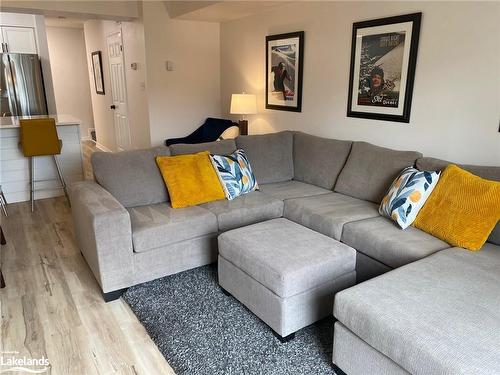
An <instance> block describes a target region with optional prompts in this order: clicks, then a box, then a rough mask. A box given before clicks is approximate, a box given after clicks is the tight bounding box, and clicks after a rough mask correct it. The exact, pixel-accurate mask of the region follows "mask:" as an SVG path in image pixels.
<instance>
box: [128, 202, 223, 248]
mask: <svg viewBox="0 0 500 375" xmlns="http://www.w3.org/2000/svg"><path fill="white" fill-rule="evenodd" d="M128 212H129V214H130V222H131V224H132V243H133V245H134V251H135V252H137V253H140V252H144V251H148V250H152V249H156V248H158V247H162V246H168V245H172V244H174V243H177V242H181V241H185V240H190V239H192V238H195V237H200V236H203V235H206V234H211V233H217V218H216V217H215V215H214V214H213V213H211V212H210V211H208V210H205V209H204V208H201V207H199V206H193V207H186V208H177V209H175V208H172V207H170V205H169V204H168V203H159V204H154V205H148V206H142V207H132V208H128Z"/></svg>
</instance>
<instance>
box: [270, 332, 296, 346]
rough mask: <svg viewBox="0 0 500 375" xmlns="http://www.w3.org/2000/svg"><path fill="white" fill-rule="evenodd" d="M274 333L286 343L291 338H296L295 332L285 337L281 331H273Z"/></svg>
mask: <svg viewBox="0 0 500 375" xmlns="http://www.w3.org/2000/svg"><path fill="white" fill-rule="evenodd" d="M273 333H274V336H276V337H277V338H278V340H280V341H281V343H282V344H284V343H286V342H288V341H290V340H293V339H294V338H295V332H294V333H290V334H289V335H288V336H285V337H283V336H281V335H280V334H279V333H276V332H274V331H273Z"/></svg>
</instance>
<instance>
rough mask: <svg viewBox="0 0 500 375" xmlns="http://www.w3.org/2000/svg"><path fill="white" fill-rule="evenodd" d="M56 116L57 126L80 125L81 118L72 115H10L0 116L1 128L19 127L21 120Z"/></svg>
mask: <svg viewBox="0 0 500 375" xmlns="http://www.w3.org/2000/svg"><path fill="white" fill-rule="evenodd" d="M40 118H54V119H55V120H56V125H57V126H67V125H75V124H78V125H80V122H81V121H80V120H79V119H77V118H76V117H73V116H70V115H48V116H46V115H43V116H9V117H0V129H12V128H18V127H19V120H24V119H40Z"/></svg>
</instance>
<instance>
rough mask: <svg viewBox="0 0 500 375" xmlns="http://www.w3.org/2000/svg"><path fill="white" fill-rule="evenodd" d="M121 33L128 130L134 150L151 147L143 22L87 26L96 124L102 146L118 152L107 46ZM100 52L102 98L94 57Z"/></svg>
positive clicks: (99, 23) (91, 22)
mask: <svg viewBox="0 0 500 375" xmlns="http://www.w3.org/2000/svg"><path fill="white" fill-rule="evenodd" d="M120 29H121V30H122V39H123V52H124V56H125V81H126V83H127V96H128V112H129V127H130V137H131V143H132V145H131V148H146V147H149V146H150V136H149V114H148V103H147V92H146V84H145V81H146V62H145V52H144V32H143V26H142V24H141V23H140V22H121V23H117V22H114V21H99V20H90V21H86V22H85V24H84V34H85V44H86V49H87V61H88V64H89V65H88V77H89V78H88V79H89V80H90V92H91V96H92V108H93V112H94V123H95V128H96V134H97V141H98V143H99V144H101V145H102V146H104V147H105V148H108V149H110V150H116V137H115V130H114V120H113V110H111V109H110V106H111V105H112V104H113V101H112V96H111V81H110V78H109V65H108V55H107V47H106V37H107V36H108V35H110V34H112V33H113V32H116V31H118V30H120ZM94 51H101V56H102V64H103V76H104V89H105V90H104V91H105V95H99V94H97V93H96V91H95V84H94V74H93V71H92V60H91V54H92V52H94ZM133 62H135V63H137V66H138V69H137V70H132V69H131V63H133Z"/></svg>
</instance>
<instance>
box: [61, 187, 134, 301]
mask: <svg viewBox="0 0 500 375" xmlns="http://www.w3.org/2000/svg"><path fill="white" fill-rule="evenodd" d="M69 197H70V201H71V211H72V215H73V222H74V225H75V233H76V239H77V243H78V247H79V248H80V251H81V252H82V254H83V256H84V257H85V259H86V261H87V263H88V264H89V266H90V268H91V270H92V272H93V273H94V275H95V277H96V279H97V281H98V282H99V284H100V285H101V288H102V291H103V292H104V293H108V292H112V291H116V290H119V289H123V288H126V287H129V286H131V285H133V271H134V263H133V247H132V229H131V224H130V216H129V213H128V211H127V210H126V209H125V207H123V206H122V205H121V204H120V203H119V202H118V201H117V200H116V199H115V198H114V197H113V196H112V195H111V194H110V193H109V192H108V191H107V190H105V189H104V188H103V187H101V186H100V185H99V184H97V183H95V182H92V181H80V182H77V183H74V184H72V185H71V187H70V189H69Z"/></svg>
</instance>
